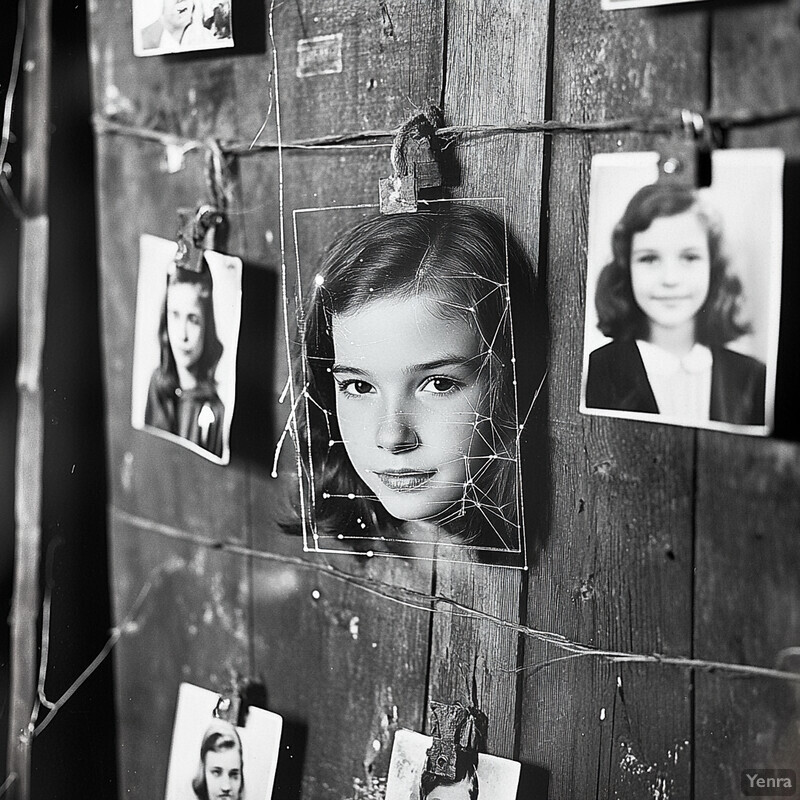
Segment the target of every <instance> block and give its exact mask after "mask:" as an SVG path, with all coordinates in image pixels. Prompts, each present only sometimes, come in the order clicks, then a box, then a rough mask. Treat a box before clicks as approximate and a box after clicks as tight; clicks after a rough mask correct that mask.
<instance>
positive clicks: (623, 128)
mask: <svg viewBox="0 0 800 800" xmlns="http://www.w3.org/2000/svg"><path fill="white" fill-rule="evenodd" d="M701 116H703V119H704V121H705V123H706V124H707V125H711V126H717V127H719V128H723V129H730V128H750V127H755V126H758V125H769V124H776V123H779V122H786V121H788V120H793V119H800V107H794V106H788V107H786V108H782V109H776V110H769V109H765V110H746V109H742V110H738V111H733V112H727V113H721V112H711V113H709V114H706V115H701ZM92 119H93V125H94V129H95V132H96V133H97V134H99V135H103V134H109V135H111V134H115V135H119V136H130V137H133V138H140V139H146V140H148V141H154V142H160V143H162V144H164V145H169V144H172V145H175V144H179V145H182V146H183V147H185V148H188V150H192V149H199V148H201V147H204V146H205V145H204V143H203V142H200V141H197V140H195V139H183V138H181V137H179V136H176V135H175V134H172V133H166V132H163V131H157V130H151V129H147V128H138V127H135V126H130V125H124V124H122V123H119V122H115V121H114V120H112V119H109V118H107V117H103V116H101V115H97V114H96V115H95V116H94V117H93V118H92ZM398 130H399V128H398V129H393V130H387V129H382V130H380V129H378V130H365V131H356V132H353V133H341V134H331V135H328V136H318V137H314V138H310V139H299V140H297V141H294V142H285V141H282V142H260V143H255V142H244V141H234V140H230V141H221V142H220V145H221V147H222V149H223V151H224V152H225V153H226V154H227V155H234V156H237V155H240V156H244V155H250V154H253V153H260V152H263V151H267V150H278V149H279V148H280V149H281V150H310V149H350V148H363V147H391V142H381V141H375V140H379V139H388V138H394V137H395V136H396V135H397V132H398ZM684 130H685V123H684V120H683V115H682V113H681V112H677V111H676V112H673V113H671V114H667V115H661V116H642V117H624V118H621V119H611V120H594V121H589V122H562V121H558V120H539V121H527V122H519V123H510V124H507V125H450V126H446V127H443V128H438V129H437V130H436V134H437V136H440V137H442V138H443V139H447V140H450V142H451V143H452V142H454V141H456V140H459V139H465V138H486V137H489V136H501V135H506V134H547V135H555V134H590V133H607V134H612V133H651V134H670V133H678V132H682V131H684Z"/></svg>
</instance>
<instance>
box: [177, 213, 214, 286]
mask: <svg viewBox="0 0 800 800" xmlns="http://www.w3.org/2000/svg"><path fill="white" fill-rule="evenodd" d="M178 218H179V220H180V222H179V227H178V235H177V239H176V244H177V245H178V250H177V252H176V253H175V258H174V262H175V265H176V266H177V267H180V268H181V269H188V270H190V271H192V272H202V271H203V250H213V249H214V245H215V241H216V234H217V230H218V229H219V228H220V227H221V226H222V225H223V224H224V222H225V215H224V214H223V213H222V212H221V211H220V210H219V209H217V208H215V207H214V206H212V205H209V204H208V203H205V204H203V205H201V206H198V208H197V209H189V208H179V209H178Z"/></svg>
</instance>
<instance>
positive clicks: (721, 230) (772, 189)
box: [581, 150, 783, 435]
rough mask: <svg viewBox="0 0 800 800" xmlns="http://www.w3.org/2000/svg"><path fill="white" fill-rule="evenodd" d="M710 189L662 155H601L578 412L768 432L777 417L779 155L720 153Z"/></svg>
mask: <svg viewBox="0 0 800 800" xmlns="http://www.w3.org/2000/svg"><path fill="white" fill-rule="evenodd" d="M712 173H713V178H712V185H711V186H710V187H708V188H703V189H696V188H694V187H690V186H684V185H682V184H680V183H678V182H675V181H670V180H657V177H658V154H656V153H619V154H603V155H598V156H595V157H594V159H593V160H592V183H591V196H590V209H589V249H588V265H587V289H586V320H585V323H586V324H585V339H584V365H583V384H582V387H583V391H582V402H581V411H582V412H583V413H586V414H599V415H604V416H612V417H624V418H629V419H639V420H649V421H654V422H662V423H670V424H675V425H683V426H688V427H696V428H709V429H714V430H724V431H735V432H739V433H749V434H756V435H767V434H768V433H769V432H770V430H771V428H772V423H773V409H774V394H775V364H776V359H777V348H778V327H777V326H778V317H779V311H780V280H781V256H782V236H783V233H782V225H783V223H782V181H783V154H782V153H781V152H780V151H776V150H728V151H715V152H714V153H713V163H712Z"/></svg>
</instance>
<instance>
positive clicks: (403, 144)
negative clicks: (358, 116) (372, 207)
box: [378, 106, 443, 214]
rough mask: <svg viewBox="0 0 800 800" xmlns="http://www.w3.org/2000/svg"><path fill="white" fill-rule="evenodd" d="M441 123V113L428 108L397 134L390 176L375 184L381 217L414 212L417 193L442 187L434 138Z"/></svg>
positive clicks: (393, 145)
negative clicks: (382, 215)
mask: <svg viewBox="0 0 800 800" xmlns="http://www.w3.org/2000/svg"><path fill="white" fill-rule="evenodd" d="M442 121H443V120H442V112H441V110H440V109H438V108H436V107H435V106H431V107H430V108H429V109H428V111H427V112H426V113H422V114H415V115H414V116H413V117H412V118H411V119H410V120H408V122H406V123H405V125H403V126H402V127H401V128H400V130H399V131H398V132H397V135H396V136H395V138H394V142H393V144H392V152H391V160H392V170H393V174H392V176H391V177H389V178H381V179H380V181H379V182H378V191H379V194H380V207H381V213H382V214H402V213H404V212H411V211H416V210H417V199H418V192H419V190H420V189H430V188H433V187H435V186H441V185H442V167H441V164H440V158H441V150H442V148H441V141H440V140H439V138H438V137H437V135H436V131H437V129H438V128H440V127H442Z"/></svg>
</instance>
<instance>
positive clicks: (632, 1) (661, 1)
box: [600, 0, 700, 11]
mask: <svg viewBox="0 0 800 800" xmlns="http://www.w3.org/2000/svg"><path fill="white" fill-rule="evenodd" d="M697 2H700V0H600V8H602V9H603V11H615V10H617V9H623V8H647V7H648V6H675V5H679V4H681V3H697Z"/></svg>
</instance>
